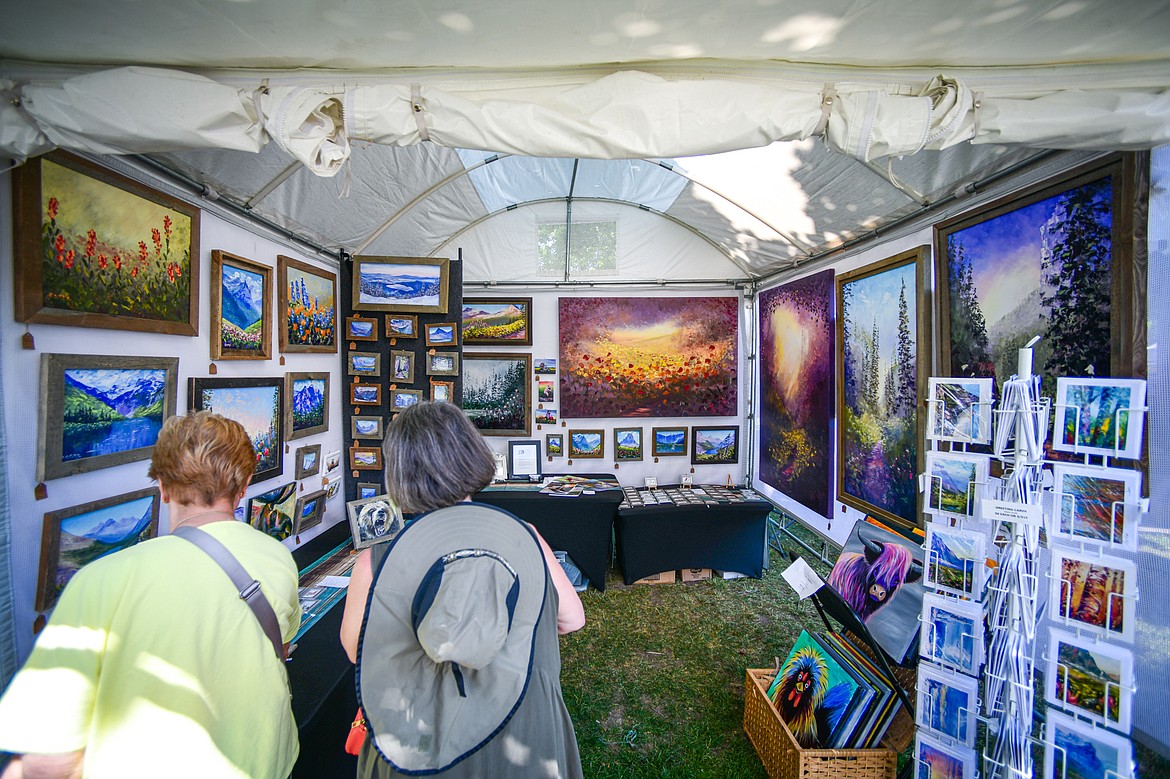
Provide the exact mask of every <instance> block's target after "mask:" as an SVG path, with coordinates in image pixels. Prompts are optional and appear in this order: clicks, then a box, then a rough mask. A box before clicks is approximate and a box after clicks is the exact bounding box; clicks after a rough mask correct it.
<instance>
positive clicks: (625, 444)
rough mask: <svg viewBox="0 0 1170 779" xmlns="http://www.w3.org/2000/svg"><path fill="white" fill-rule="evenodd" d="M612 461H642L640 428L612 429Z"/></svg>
mask: <svg viewBox="0 0 1170 779" xmlns="http://www.w3.org/2000/svg"><path fill="white" fill-rule="evenodd" d="M613 459H615V460H641V459H642V428H640V427H615V428H614V429H613Z"/></svg>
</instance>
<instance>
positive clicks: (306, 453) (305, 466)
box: [294, 444, 321, 479]
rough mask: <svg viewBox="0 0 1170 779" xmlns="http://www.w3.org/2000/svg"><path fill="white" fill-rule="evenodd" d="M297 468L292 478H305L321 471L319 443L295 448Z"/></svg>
mask: <svg viewBox="0 0 1170 779" xmlns="http://www.w3.org/2000/svg"><path fill="white" fill-rule="evenodd" d="M296 457H297V468H296V474H295V476H294V478H296V479H307V478H309V477H310V476H315V475H316V474H318V473H320V472H321V444H309V445H308V446H301V447H298V448H297V454H296Z"/></svg>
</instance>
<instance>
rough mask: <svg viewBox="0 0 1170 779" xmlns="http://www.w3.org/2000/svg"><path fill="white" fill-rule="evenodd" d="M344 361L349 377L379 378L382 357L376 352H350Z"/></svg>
mask: <svg viewBox="0 0 1170 779" xmlns="http://www.w3.org/2000/svg"><path fill="white" fill-rule="evenodd" d="M347 357H348V359H347V360H346V368H347V372H348V373H349V375H350V376H381V375H382V355H381V354H379V353H378V352H350V353H349V354H348V355H347Z"/></svg>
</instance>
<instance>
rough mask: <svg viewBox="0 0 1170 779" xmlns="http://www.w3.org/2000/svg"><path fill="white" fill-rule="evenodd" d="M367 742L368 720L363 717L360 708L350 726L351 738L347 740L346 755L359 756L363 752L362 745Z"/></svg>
mask: <svg viewBox="0 0 1170 779" xmlns="http://www.w3.org/2000/svg"><path fill="white" fill-rule="evenodd" d="M365 740H366V718H365V717H364V716H362V710H361V708H360V707H359V708H358V710H357V714H355V715H353V722H352V723H351V724H350V726H349V736H347V737H346V739H345V753H346V754H347V755H357V754H360V753H361V751H362V744H363V743H364V742H365Z"/></svg>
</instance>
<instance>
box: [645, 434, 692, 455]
mask: <svg viewBox="0 0 1170 779" xmlns="http://www.w3.org/2000/svg"><path fill="white" fill-rule="evenodd" d="M650 434H651V435H652V436H653V438H654V440H653V441H652V442H651V447H652V452H651V453H652V454H653V455H654V456H655V457H685V456H686V453H687V429H686V428H685V427H655V428H652V429H651V431H650Z"/></svg>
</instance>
